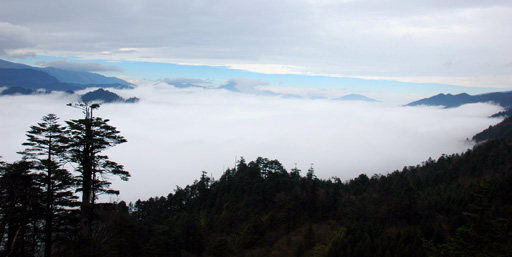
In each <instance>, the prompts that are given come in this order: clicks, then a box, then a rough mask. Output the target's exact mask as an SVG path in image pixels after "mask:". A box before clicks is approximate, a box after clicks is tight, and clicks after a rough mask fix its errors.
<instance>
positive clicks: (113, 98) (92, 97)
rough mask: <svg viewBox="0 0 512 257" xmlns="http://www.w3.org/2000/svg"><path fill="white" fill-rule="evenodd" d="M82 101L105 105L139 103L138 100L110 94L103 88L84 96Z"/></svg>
mask: <svg viewBox="0 0 512 257" xmlns="http://www.w3.org/2000/svg"><path fill="white" fill-rule="evenodd" d="M81 99H82V101H84V102H103V103H116V102H125V103H136V102H138V101H139V99H138V98H136V97H132V98H130V99H128V100H125V99H124V98H122V97H120V96H119V95H117V94H116V93H113V92H110V91H108V90H104V89H103V88H99V89H97V90H95V91H91V92H89V93H86V94H84V95H82V97H81Z"/></svg>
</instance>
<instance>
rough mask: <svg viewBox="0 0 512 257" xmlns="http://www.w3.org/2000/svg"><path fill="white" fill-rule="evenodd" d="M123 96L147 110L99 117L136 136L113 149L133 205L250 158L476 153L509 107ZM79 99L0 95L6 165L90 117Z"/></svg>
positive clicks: (301, 160)
mask: <svg viewBox="0 0 512 257" xmlns="http://www.w3.org/2000/svg"><path fill="white" fill-rule="evenodd" d="M115 92H116V93H118V94H120V95H122V96H123V97H131V96H137V97H140V98H141V101H140V102H139V103H137V104H104V105H102V107H101V108H100V109H99V110H97V111H96V112H95V115H98V116H101V117H103V118H107V119H110V120H111V124H112V125H114V126H116V127H117V128H118V129H119V130H120V131H121V134H122V135H123V136H125V137H126V139H127V140H128V143H125V144H122V145H119V146H116V147H115V148H113V149H111V150H109V151H108V155H109V156H110V158H111V159H112V160H114V161H117V162H119V163H121V164H123V165H125V168H126V169H127V170H128V171H130V172H131V174H132V178H131V179H130V181H128V182H121V181H117V180H115V182H114V183H113V188H115V189H120V190H121V195H120V196H119V198H112V199H111V200H125V201H135V200H137V199H138V198H140V199H147V198H149V197H151V196H162V195H164V196H165V195H167V194H168V193H170V192H172V191H173V190H174V189H175V188H176V185H179V186H182V187H183V186H186V185H187V184H191V183H193V181H194V180H195V179H198V178H199V176H200V175H201V171H206V172H208V173H209V174H211V175H212V176H213V177H214V178H219V177H220V176H221V175H222V173H223V171H224V170H225V169H227V168H231V167H233V166H234V165H235V158H238V159H239V158H240V157H242V156H243V157H244V158H245V159H246V160H247V161H251V160H254V159H255V158H256V157H258V156H262V157H266V158H269V159H278V160H279V161H280V162H281V163H283V165H284V166H285V168H286V169H288V170H290V169H291V168H293V167H294V166H295V165H297V167H298V168H299V169H301V170H302V174H305V173H306V171H307V169H308V168H309V167H310V165H311V164H312V163H313V164H314V165H313V167H314V169H315V174H316V175H317V176H318V177H319V178H322V179H327V178H330V177H332V176H337V177H340V178H341V179H342V180H348V179H351V178H353V177H355V176H357V175H359V174H360V173H366V174H368V175H369V176H371V175H373V174H376V173H381V174H386V173H388V172H392V171H393V170H396V169H401V168H402V167H403V166H408V165H416V164H418V163H421V162H422V161H425V160H426V159H428V158H429V157H432V158H434V159H437V158H438V157H439V156H440V155H441V154H452V153H461V152H464V151H466V150H467V149H468V148H470V147H472V143H471V142H468V141H466V139H467V138H471V137H472V136H473V135H474V134H476V133H478V132H480V131H481V130H483V129H485V128H487V127H488V126H489V125H492V124H496V123H498V122H499V121H500V119H491V118H488V116H489V115H492V114H494V113H496V112H498V111H500V110H501V107H498V106H494V105H490V104H471V105H465V106H461V107H459V108H454V109H441V108H438V107H400V106H391V107H390V106H389V105H385V104H382V103H367V102H359V101H334V100H320V99H317V100H308V99H286V98H281V97H276V96H257V95H248V94H240V93H233V92H229V91H225V90H205V89H201V88H187V89H176V88H174V87H172V86H168V85H166V84H164V83H162V84H159V85H156V86H153V85H151V86H139V87H138V88H136V89H134V90H130V91H122V90H118V91H115ZM75 100H76V99H75V98H74V96H69V95H65V94H61V93H54V94H52V95H40V96H3V97H0V105H1V106H2V108H1V109H0V120H1V121H2V126H1V127H0V137H1V141H2V144H1V145H0V155H1V156H3V157H4V158H3V160H4V161H9V162H11V161H15V160H18V159H20V156H19V155H17V154H16V151H19V150H22V149H23V147H22V146H21V143H22V142H24V141H25V140H26V137H25V135H24V133H25V131H27V130H28V129H29V126H30V125H34V124H36V123H37V122H40V121H41V118H42V117H43V116H44V115H46V114H48V113H55V114H57V115H58V116H59V117H60V118H61V121H62V123H64V120H68V119H72V118H73V119H75V118H81V117H82V113H81V112H80V110H77V109H73V108H70V107H66V106H65V104H66V103H68V102H70V101H75ZM106 200H108V199H106Z"/></svg>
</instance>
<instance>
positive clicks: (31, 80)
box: [0, 68, 82, 91]
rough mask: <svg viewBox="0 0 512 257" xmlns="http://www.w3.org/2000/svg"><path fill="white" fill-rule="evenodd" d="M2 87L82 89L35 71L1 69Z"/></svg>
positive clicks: (0, 84)
mask: <svg viewBox="0 0 512 257" xmlns="http://www.w3.org/2000/svg"><path fill="white" fill-rule="evenodd" d="M0 86H1V87H21V88H25V89H45V90H56V91H67V90H77V89H82V87H80V86H79V85H72V84H66V83H62V82H61V81H59V80H58V79H56V78H55V77H53V76H50V75H48V74H47V73H45V72H42V71H39V70H35V69H3V68H2V69H0Z"/></svg>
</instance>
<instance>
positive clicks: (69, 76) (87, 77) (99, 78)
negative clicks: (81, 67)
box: [40, 67, 133, 88]
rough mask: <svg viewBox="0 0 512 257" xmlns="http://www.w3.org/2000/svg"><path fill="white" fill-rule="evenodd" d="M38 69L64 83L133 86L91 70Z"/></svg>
mask: <svg viewBox="0 0 512 257" xmlns="http://www.w3.org/2000/svg"><path fill="white" fill-rule="evenodd" d="M40 70H42V71H44V72H46V73H48V74H50V75H52V76H54V77H55V78H57V79H58V80H60V81H62V82H64V83H72V84H80V85H88V86H89V87H91V86H98V85H103V87H115V88H133V85H132V84H131V83H128V82H126V81H124V80H122V79H118V78H115V77H106V76H103V75H100V74H96V73H92V72H85V71H70V70H63V69H57V68H52V67H47V68H42V69H40Z"/></svg>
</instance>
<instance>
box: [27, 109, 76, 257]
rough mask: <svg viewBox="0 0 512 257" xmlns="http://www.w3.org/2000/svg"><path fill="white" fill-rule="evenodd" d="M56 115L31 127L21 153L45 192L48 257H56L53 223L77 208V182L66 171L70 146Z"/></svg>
mask: <svg viewBox="0 0 512 257" xmlns="http://www.w3.org/2000/svg"><path fill="white" fill-rule="evenodd" d="M58 120H59V118H57V116H56V115H55V114H48V115H46V116H44V117H43V118H42V122H40V123H38V124H37V125H34V126H31V127H30V130H29V131H27V142H25V143H23V145H24V146H27V148H26V149H25V150H24V151H22V152H19V153H20V154H22V155H23V159H24V160H26V161H29V162H31V163H32V166H33V167H34V169H35V170H36V171H38V172H37V173H36V174H35V175H36V176H35V178H36V181H37V183H38V185H39V187H40V188H41V189H42V190H43V204H44V206H45V211H44V212H45V218H44V220H45V225H44V231H45V232H44V234H45V240H44V245H45V247H44V249H45V252H44V256H46V257H49V256H51V255H52V236H53V230H54V229H53V228H54V226H53V224H54V223H55V222H56V221H55V219H58V220H60V219H62V218H63V216H65V213H66V212H67V211H68V209H69V207H71V206H73V205H74V203H75V201H74V199H76V196H74V195H73V191H72V190H73V185H74V179H73V176H72V175H71V173H70V172H69V171H68V170H66V169H63V168H62V166H63V164H64V162H65V161H64V159H65V158H64V154H65V150H66V147H67V144H66V143H67V138H66V136H65V128H64V127H63V126H61V125H60V124H59V123H58Z"/></svg>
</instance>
